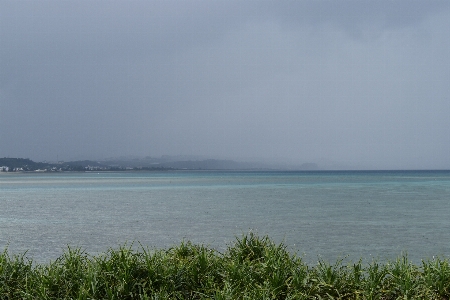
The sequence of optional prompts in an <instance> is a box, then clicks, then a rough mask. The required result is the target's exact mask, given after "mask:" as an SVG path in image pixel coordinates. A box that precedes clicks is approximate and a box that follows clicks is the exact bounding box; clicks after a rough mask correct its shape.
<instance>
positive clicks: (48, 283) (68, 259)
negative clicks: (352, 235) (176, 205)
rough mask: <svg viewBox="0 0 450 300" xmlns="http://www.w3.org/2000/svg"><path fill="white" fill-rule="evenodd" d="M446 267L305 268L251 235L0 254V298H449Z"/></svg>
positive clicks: (441, 263) (431, 263) (404, 262)
mask: <svg viewBox="0 0 450 300" xmlns="http://www.w3.org/2000/svg"><path fill="white" fill-rule="evenodd" d="M449 297H450V263H449V261H448V260H447V259H440V258H434V259H432V260H427V261H422V264H421V265H420V266H417V265H414V264H412V263H410V262H409V261H408V257H407V256H406V255H402V256H400V257H399V258H398V259H397V260H395V261H392V262H387V263H385V264H380V263H379V262H377V261H372V262H371V263H369V264H367V265H365V264H363V263H362V262H361V260H360V261H358V262H356V263H350V264H348V265H344V264H343V263H342V261H338V262H336V263H334V264H330V263H328V262H325V261H323V260H319V262H318V264H317V265H315V266H308V265H306V264H304V263H303V262H302V260H301V258H300V257H298V256H296V255H295V254H292V253H290V252H289V251H288V250H287V249H286V246H285V245H284V244H283V243H281V244H276V243H274V242H273V241H272V240H270V239H269V238H268V237H267V236H264V237H259V236H257V235H255V234H254V233H252V232H250V233H249V234H247V235H244V236H242V237H240V238H236V241H235V242H234V243H233V244H232V245H230V246H229V247H228V248H227V250H226V251H225V252H224V253H219V252H218V251H216V250H214V249H210V248H208V247H205V246H203V245H195V244H192V243H191V242H189V241H188V242H186V241H183V242H181V244H180V245H178V246H176V247H172V248H169V249H160V250H152V249H148V248H144V247H141V249H140V250H138V251H136V250H133V249H132V247H131V246H126V245H125V246H121V247H119V248H118V249H109V250H108V251H107V252H106V253H104V254H102V255H98V256H90V255H88V254H87V253H85V252H83V251H82V250H81V249H72V248H68V249H67V251H66V252H65V253H64V254H63V255H62V256H61V257H59V258H58V259H56V260H55V261H54V262H51V263H49V264H43V265H40V264H34V263H33V262H32V261H31V260H29V259H28V258H26V256H25V254H24V255H14V256H11V255H10V254H9V253H8V251H7V250H5V251H4V252H3V253H2V254H1V255H0V299H1V300H3V299H5V300H6V299H8V300H12V299H86V300H87V299H217V300H225V299H380V300H381V299H439V300H442V299H449Z"/></svg>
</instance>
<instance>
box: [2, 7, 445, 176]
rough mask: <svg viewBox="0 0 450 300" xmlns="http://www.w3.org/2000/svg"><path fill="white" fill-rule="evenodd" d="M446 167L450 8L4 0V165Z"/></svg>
mask: <svg viewBox="0 0 450 300" xmlns="http://www.w3.org/2000/svg"><path fill="white" fill-rule="evenodd" d="M123 155H134V156H142V157H144V156H151V157H159V156H161V155H198V156H204V157H208V158H227V159H237V160H253V159H257V160H266V161H283V162H288V163H292V164H301V163H317V164H318V165H319V167H323V168H327V167H328V168H369V169H416V168H418V169H436V168H437V169H450V2H449V1H446V0H445V1H433V0H431V1H414V0H405V1H403V0H402V1H400V0H399V1H394V0H377V1H364V0H358V1H356V0H355V1H352V0H343V1H327V0H314V1H313V0H311V1H307V0H306V1H301V0H298V1H293V0H292V1H287V0H277V1H264V0H261V1H256V0H245V1H233V0H225V1H221V0H204V1H203V0H196V1H194V0H183V1H181V0H178V1H172V0H163V1H162V0H161V1H157V0H155V1H147V0H146V1H132V0H131V1H115V0H109V1H100V0H99V1H93V0H89V1H85V0H76V1H72V0H64V1H56V0H53V1H43V0H32V1H23V0H0V157H22V158H30V159H33V160H35V161H43V160H47V161H56V160H66V161H68V160H74V159H102V158H107V157H117V156H123Z"/></svg>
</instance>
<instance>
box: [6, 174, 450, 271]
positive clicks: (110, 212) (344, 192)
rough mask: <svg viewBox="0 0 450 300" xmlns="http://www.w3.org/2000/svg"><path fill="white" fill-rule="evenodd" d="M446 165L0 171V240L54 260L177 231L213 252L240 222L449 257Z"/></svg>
mask: <svg viewBox="0 0 450 300" xmlns="http://www.w3.org/2000/svg"><path fill="white" fill-rule="evenodd" d="M449 215H450V171H330V172H328V171H327V172H325V171H324V172H208V171H173V172H172V171H171V172H142V173H141V172H130V173H125V172H123V173H57V174H48V173H44V174H34V173H25V174H4V173H3V174H1V175H0V249H4V248H5V247H8V251H9V252H10V253H23V252H25V251H28V252H27V256H28V257H30V258H32V259H33V260H35V261H38V262H45V261H49V260H54V259H55V258H57V257H58V256H59V255H61V253H62V251H64V249H65V248H66V246H67V245H71V246H73V247H82V248H83V249H85V250H86V251H87V252H88V253H90V254H97V253H99V252H103V251H106V250H107V249H108V248H109V247H118V246H119V245H123V244H124V243H126V242H128V243H131V242H133V241H134V242H135V243H134V245H139V244H138V243H137V242H139V243H140V244H142V245H144V246H149V247H157V248H161V247H170V246H173V245H176V244H179V242H180V241H181V240H183V239H189V240H191V241H193V242H196V243H202V244H205V245H209V246H212V247H215V248H217V249H219V250H221V251H223V250H224V249H225V248H226V246H227V245H230V243H232V242H233V240H234V239H235V237H236V236H240V235H241V234H245V233H247V232H249V231H250V230H252V231H255V232H257V233H258V234H259V235H265V234H267V235H269V236H270V237H271V238H272V239H274V240H275V241H276V242H281V241H284V243H285V244H286V245H287V246H288V247H289V249H291V250H292V251H295V252H297V253H298V254H299V255H302V256H303V257H304V259H305V261H306V262H308V263H314V262H315V261H317V258H318V257H319V256H320V257H322V258H324V259H326V260H328V261H330V262H335V261H336V260H337V259H338V258H344V257H346V258H347V259H350V260H357V259H359V258H363V259H364V260H370V259H372V258H377V259H380V260H385V259H393V258H395V257H396V256H398V255H399V254H401V253H402V252H407V253H408V256H409V257H410V258H411V259H412V260H413V261H415V262H420V259H426V258H431V257H432V256H445V257H448V256H450V243H449V241H450V217H449Z"/></svg>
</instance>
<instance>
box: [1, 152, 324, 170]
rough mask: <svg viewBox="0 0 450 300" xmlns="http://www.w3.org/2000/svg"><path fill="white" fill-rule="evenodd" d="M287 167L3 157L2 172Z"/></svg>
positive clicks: (169, 160) (173, 160) (198, 161)
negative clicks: (44, 159) (38, 159)
mask: <svg viewBox="0 0 450 300" xmlns="http://www.w3.org/2000/svg"><path fill="white" fill-rule="evenodd" d="M280 169H284V168H280V167H274V166H273V165H269V164H264V163H259V162H238V161H233V160H222V159H198V158H191V157H182V156H181V157H178V156H174V157H172V156H161V157H160V158H153V157H149V156H147V157H144V158H127V157H122V158H111V159H106V160H102V161H93V160H78V161H69V162H64V161H58V162H45V161H44V162H35V161H32V160H31V159H29V158H7V157H4V158H0V172H69V171H72V172H74V171H75V172H89V171H96V172H99V171H166V170H280ZM295 169H297V170H308V171H309V170H318V167H317V165H316V164H313V163H305V164H302V165H300V166H298V167H297V168H295Z"/></svg>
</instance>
